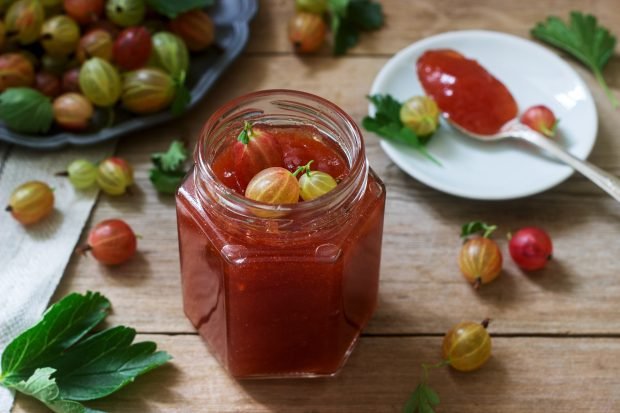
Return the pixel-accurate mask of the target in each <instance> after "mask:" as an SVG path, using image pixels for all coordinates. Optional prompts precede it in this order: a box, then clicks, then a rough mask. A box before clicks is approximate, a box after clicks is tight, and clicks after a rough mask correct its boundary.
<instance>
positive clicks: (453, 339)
mask: <svg viewBox="0 0 620 413" xmlns="http://www.w3.org/2000/svg"><path fill="white" fill-rule="evenodd" d="M489 322H490V320H489V319H485V320H484V321H482V323H474V322H471V321H465V322H461V323H458V324H456V325H455V326H453V327H452V328H451V329H450V330H449V331H448V332H447V333H446V335H445V336H444V338H443V344H442V357H443V360H442V361H440V362H439V363H436V364H426V363H423V364H422V370H423V374H422V380H421V382H420V383H419V384H418V386H417V387H416V389H415V391H414V392H413V393H412V394H411V396H410V398H409V400H407V403H406V404H405V407H404V409H403V412H404V413H416V412H418V413H421V412H422V411H429V412H430V411H433V410H432V409H433V408H434V407H435V406H436V405H438V404H439V396H438V395H437V393H436V392H435V391H434V390H433V389H432V388H431V387H430V386H429V385H428V374H429V370H431V369H436V368H441V367H445V366H450V367H452V368H453V369H455V370H458V371H461V372H470V371H474V370H477V369H479V368H480V367H482V366H483V365H484V364H485V363H486V362H487V361H488V360H489V358H490V357H491V350H492V344H491V336H490V335H489V332H488V331H487V327H488V326H489ZM420 406H426V409H424V410H422V409H420Z"/></svg>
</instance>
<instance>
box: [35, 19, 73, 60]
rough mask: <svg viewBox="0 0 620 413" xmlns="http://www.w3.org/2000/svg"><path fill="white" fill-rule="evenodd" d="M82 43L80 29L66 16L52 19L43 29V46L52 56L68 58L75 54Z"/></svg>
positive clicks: (48, 20)
mask: <svg viewBox="0 0 620 413" xmlns="http://www.w3.org/2000/svg"><path fill="white" fill-rule="evenodd" d="M79 41H80V27H79V26H78V25H77V23H76V22H75V21H74V20H73V19H71V18H70V17H67V16H65V15H62V14H61V15H58V16H54V17H51V18H49V19H47V20H46V21H45V23H43V27H42V28H41V44H42V45H43V48H44V49H45V51H46V52H47V54H48V55H50V56H66V55H68V54H70V53H73V52H75V48H76V47H77V45H78V42H79Z"/></svg>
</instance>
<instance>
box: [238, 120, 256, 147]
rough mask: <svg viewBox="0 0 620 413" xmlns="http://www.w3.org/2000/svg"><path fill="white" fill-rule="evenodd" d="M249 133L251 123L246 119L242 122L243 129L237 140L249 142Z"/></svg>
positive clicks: (245, 143) (250, 131)
mask: <svg viewBox="0 0 620 413" xmlns="http://www.w3.org/2000/svg"><path fill="white" fill-rule="evenodd" d="M250 133H252V124H251V123H250V122H248V121H247V120H246V121H245V122H243V130H242V131H241V133H240V134H239V136H238V137H237V140H238V141H239V142H241V143H242V144H244V145H247V144H248V143H250Z"/></svg>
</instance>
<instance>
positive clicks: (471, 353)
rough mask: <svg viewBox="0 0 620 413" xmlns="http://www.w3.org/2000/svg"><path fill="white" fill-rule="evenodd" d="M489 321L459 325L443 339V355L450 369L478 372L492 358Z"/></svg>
mask: <svg viewBox="0 0 620 413" xmlns="http://www.w3.org/2000/svg"><path fill="white" fill-rule="evenodd" d="M488 324H489V320H484V321H483V322H482V323H474V322H471V321H468V322H462V323H458V324H457V325H455V326H454V327H452V328H451V329H450V331H448V333H446V335H445V337H444V339H443V346H442V355H443V358H444V360H446V361H447V362H448V364H449V365H450V367H452V368H454V369H455V370H458V371H473V370H477V369H479V368H480V367H482V365H483V364H484V363H486V362H487V360H488V359H489V357H491V336H490V335H489V332H488V331H487V326H488Z"/></svg>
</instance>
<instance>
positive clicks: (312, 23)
mask: <svg viewBox="0 0 620 413" xmlns="http://www.w3.org/2000/svg"><path fill="white" fill-rule="evenodd" d="M326 33H327V24H326V23H325V21H324V20H323V17H321V16H320V15H318V14H314V13H306V12H297V13H296V14H295V15H294V16H293V17H292V18H291V20H290V21H289V24H288V38H289V40H290V42H291V43H292V44H293V48H294V49H295V52H297V53H314V52H316V51H317V50H319V49H320V48H321V46H322V45H323V43H324V42H325V35H326Z"/></svg>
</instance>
